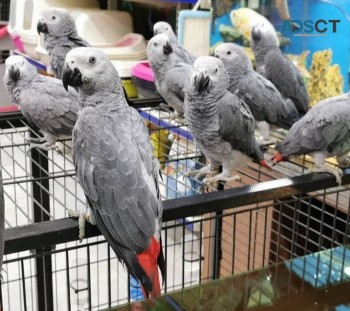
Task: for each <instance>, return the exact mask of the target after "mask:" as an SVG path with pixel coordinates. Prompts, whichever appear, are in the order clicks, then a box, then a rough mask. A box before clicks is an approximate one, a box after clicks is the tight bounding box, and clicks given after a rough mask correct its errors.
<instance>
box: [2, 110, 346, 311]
mask: <svg viewBox="0 0 350 311" xmlns="http://www.w3.org/2000/svg"><path fill="white" fill-rule="evenodd" d="M139 112H140V114H141V115H142V117H143V118H144V120H145V123H146V124H147V126H148V128H149V130H150V137H151V140H152V143H153V145H154V147H155V155H156V156H157V157H158V159H159V160H160V163H161V172H162V178H161V179H160V185H161V195H162V199H163V200H168V199H177V198H181V197H185V196H195V195H198V194H201V193H203V192H214V191H218V190H217V188H215V187H203V185H202V182H201V180H198V179H196V178H185V174H186V173H187V172H189V171H191V170H193V169H198V168H200V167H202V166H203V165H204V163H205V158H204V156H203V155H202V154H201V153H200V151H199V150H198V149H197V148H196V146H195V144H194V142H193V139H192V137H191V135H190V134H189V132H188V129H187V127H186V125H185V124H182V123H177V122H175V121H170V117H171V113H170V112H169V111H164V110H162V109H158V108H143V109H140V110H139ZM2 124H3V126H2V128H1V131H0V161H1V165H2V174H3V181H4V192H5V206H6V227H7V228H11V227H17V226H23V225H28V224H33V223H35V222H38V221H43V220H46V221H50V220H54V219H60V218H65V217H68V210H70V209H72V210H75V211H85V210H86V204H85V198H84V195H83V192H82V190H81V188H80V186H79V185H78V183H77V181H76V178H75V173H74V166H73V163H72V157H71V141H70V140H69V139H66V140H62V141H60V143H59V149H60V151H59V152H57V151H49V152H43V151H35V152H34V153H32V154H28V153H27V150H28V147H29V145H28V143H27V141H26V138H27V137H29V136H34V137H37V136H38V134H37V133H36V132H35V131H34V130H33V129H31V128H30V127H29V126H28V124H27V123H26V121H25V120H24V119H23V118H18V120H16V122H14V120H12V119H8V120H5V121H3V122H2ZM283 135H284V134H283V132H281V131H275V132H273V138H274V139H275V140H276V141H278V140H280V139H282V138H283ZM272 154H273V149H267V150H266V153H265V156H266V158H269V157H270V156H271V155H272ZM335 164H336V163H335V162H334V161H333V160H332V159H331V160H330V162H329V165H335ZM312 166H313V159H312V158H311V157H300V158H296V159H294V160H292V161H290V162H286V163H284V164H282V165H278V166H275V167H274V170H266V169H265V168H261V167H260V166H259V165H258V164H257V163H253V162H247V163H245V164H243V165H241V166H240V167H239V168H238V170H237V171H238V174H239V175H240V176H241V181H237V182H232V183H229V184H226V185H225V188H226V189H227V188H232V187H240V186H243V185H250V184H255V183H257V182H261V181H268V180H274V179H278V178H281V177H284V176H296V175H299V174H301V173H303V172H304V171H305V170H306V169H307V168H308V167H312ZM319 189H320V190H318V191H313V192H310V193H308V194H301V195H298V196H294V197H290V198H287V199H279V198H278V197H276V199H275V200H273V201H268V202H260V203H252V204H248V205H243V206H240V207H238V208H234V209H225V210H224V211H221V212H212V213H208V214H203V215H200V216H195V217H190V216H189V217H187V218H185V219H173V220H171V221H168V222H165V223H163V230H162V241H163V248H164V255H165V259H166V262H167V271H166V279H165V280H164V286H163V292H172V291H174V290H179V289H182V288H185V287H188V286H192V285H197V284H202V283H206V282H207V281H209V280H212V279H213V278H223V277H227V276H230V275H232V274H237V273H242V272H246V271H251V270H254V269H259V268H262V267H269V266H270V265H271V264H277V263H279V262H281V261H285V260H287V261H288V260H291V259H293V258H298V257H301V256H313V254H316V255H315V256H316V257H315V258H318V257H319V256H320V255H319V253H318V252H323V251H325V250H329V249H337V248H340V247H342V245H346V244H348V242H349V241H348V239H349V230H348V226H349V225H348V224H349V211H348V205H349V197H350V196H349V190H348V188H347V187H346V186H342V187H336V188H328V189H323V188H322V185H320V188H319ZM252 202H253V201H252ZM188 215H191V211H189V213H188ZM76 239H78V236H77V237H76ZM38 248H39V246H38ZM317 256H318V257H317ZM348 257H349V258H350V255H349V254H348V252H347V250H346V249H345V248H342V249H340V250H339V251H338V253H336V254H335V252H330V253H328V255H327V254H326V255H325V256H323V261H322V262H321V261H320V263H317V267H313V269H314V270H315V271H316V272H312V271H314V270H312V269H310V268H307V269H306V268H305V266H301V268H300V266H299V267H298V269H299V270H300V269H301V272H300V271H299V270H298V273H299V274H301V275H302V276H307V274H308V273H309V274H310V273H311V274H312V275H311V276H310V278H311V279H312V280H313V281H314V282H316V283H317V282H318V280H321V279H322V278H321V277H317V278H316V279H315V278H314V274H315V273H316V274H317V275H318V274H320V275H321V276H324V275H325V274H327V273H330V272H329V271H330V268H329V267H330V265H331V266H332V265H333V261H334V262H335V261H336V262H337V264H338V265H340V268H339V269H338V270H339V273H338V275H336V276H334V277H333V279H332V280H333V281H332V282H334V283H339V282H341V281H343V280H347V279H348V277H349V275H350V272H349V271H348V270H346V269H345V270H344V267H345V266H346V265H350V262H348ZM318 266H320V267H321V268H323V270H322V269H321V268H320V269H319V267H318ZM3 268H4V270H5V273H3V281H2V288H1V301H2V306H3V310H16V311H17V310H45V309H40V301H39V302H38V299H39V300H40V297H41V296H42V295H41V293H42V291H43V290H45V291H47V292H46V293H45V297H46V298H45V299H47V301H45V303H46V304H47V305H49V306H50V308H49V310H103V309H107V308H110V307H112V306H116V305H120V304H123V303H126V302H129V301H130V299H131V298H130V297H135V295H134V294H133V293H132V292H133V282H132V281H131V279H130V277H129V276H128V274H127V273H126V271H125V269H124V267H123V266H122V265H121V264H120V263H119V262H118V260H117V259H116V257H115V254H114V252H113V251H112V250H111V249H110V248H109V247H108V245H107V243H106V242H105V240H104V238H103V237H101V236H99V237H94V238H87V239H84V240H83V242H82V243H79V242H78V241H73V242H69V243H62V244H57V245H54V246H52V247H51V248H49V249H48V248H45V249H44V250H43V249H41V250H40V251H38V250H37V251H34V252H33V251H32V250H26V251H24V252H21V253H13V254H8V255H6V256H5V261H4V266H3ZM43 268H44V269H48V271H49V273H48V274H45V277H46V278H48V279H46V281H45V282H46V283H45V282H41V281H40V280H39V279H40V278H41V277H42V275H43V271H41V270H40V269H43ZM287 268H288V267H287ZM288 269H289V271H290V272H295V271H294V270H293V268H292V267H289V268H288ZM327 269H328V270H327ZM310 271H311V272H310ZM344 271H345V272H346V273H345V272H344ZM46 272H47V271H46ZM328 279H329V278H327V280H328ZM38 280H39V281H38ZM303 280H306V281H305V282H308V277H304V278H303ZM315 280H316V281H315ZM45 284H46V285H45ZM47 284H51V285H50V286H49V287H45V286H47ZM51 286H52V287H51ZM133 295H134V296H133ZM245 295H247V294H245ZM38 297H39V298H38ZM47 297H48V298H47ZM242 297H243V298H244V295H243V296H242ZM243 298H242V299H243ZM245 300H246V301H247V297H245ZM248 300H249V299H248ZM196 302H197V303H203V301H202V300H201V298H200V297H197V300H196Z"/></svg>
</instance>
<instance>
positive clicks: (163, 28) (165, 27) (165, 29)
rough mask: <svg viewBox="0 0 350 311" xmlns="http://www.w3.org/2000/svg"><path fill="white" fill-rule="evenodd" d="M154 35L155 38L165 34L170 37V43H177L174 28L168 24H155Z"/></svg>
mask: <svg viewBox="0 0 350 311" xmlns="http://www.w3.org/2000/svg"><path fill="white" fill-rule="evenodd" d="M153 33H154V35H155V36H156V35H158V34H161V33H164V34H166V35H167V36H168V37H169V40H170V42H173V41H177V38H176V35H175V33H174V31H173V28H172V27H171V26H170V24H168V23H167V22H157V23H155V24H154V26H153Z"/></svg>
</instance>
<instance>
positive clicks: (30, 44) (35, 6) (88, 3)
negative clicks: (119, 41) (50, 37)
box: [9, 0, 99, 58]
mask: <svg viewBox="0 0 350 311" xmlns="http://www.w3.org/2000/svg"><path fill="white" fill-rule="evenodd" d="M50 7H60V8H68V9H69V8H76V7H83V8H96V9H99V5H98V2H97V1H96V0H84V1H80V0H12V1H11V6H10V21H9V32H10V35H11V37H12V36H19V37H20V39H21V41H22V42H23V45H24V52H25V53H26V54H28V55H29V56H30V57H33V58H37V53H36V51H35V48H36V45H37V42H38V38H39V36H38V33H37V30H36V25H37V21H38V20H39V17H40V14H41V12H42V11H43V10H45V9H48V8H50Z"/></svg>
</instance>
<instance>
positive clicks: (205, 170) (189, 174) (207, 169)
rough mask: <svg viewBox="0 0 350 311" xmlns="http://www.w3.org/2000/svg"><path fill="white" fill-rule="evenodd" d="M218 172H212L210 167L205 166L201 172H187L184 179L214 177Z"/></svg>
mask: <svg viewBox="0 0 350 311" xmlns="http://www.w3.org/2000/svg"><path fill="white" fill-rule="evenodd" d="M217 172H218V171H217V170H212V169H211V168H210V166H203V167H202V168H201V169H199V170H195V171H190V172H187V173H186V174H185V175H184V177H193V178H194V179H198V178H200V177H202V176H206V175H209V174H211V175H213V174H216V173H217Z"/></svg>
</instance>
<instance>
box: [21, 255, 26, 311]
mask: <svg viewBox="0 0 350 311" xmlns="http://www.w3.org/2000/svg"><path fill="white" fill-rule="evenodd" d="M21 271H22V290H23V304H24V311H27V294H26V277H25V275H24V264H23V260H21Z"/></svg>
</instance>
